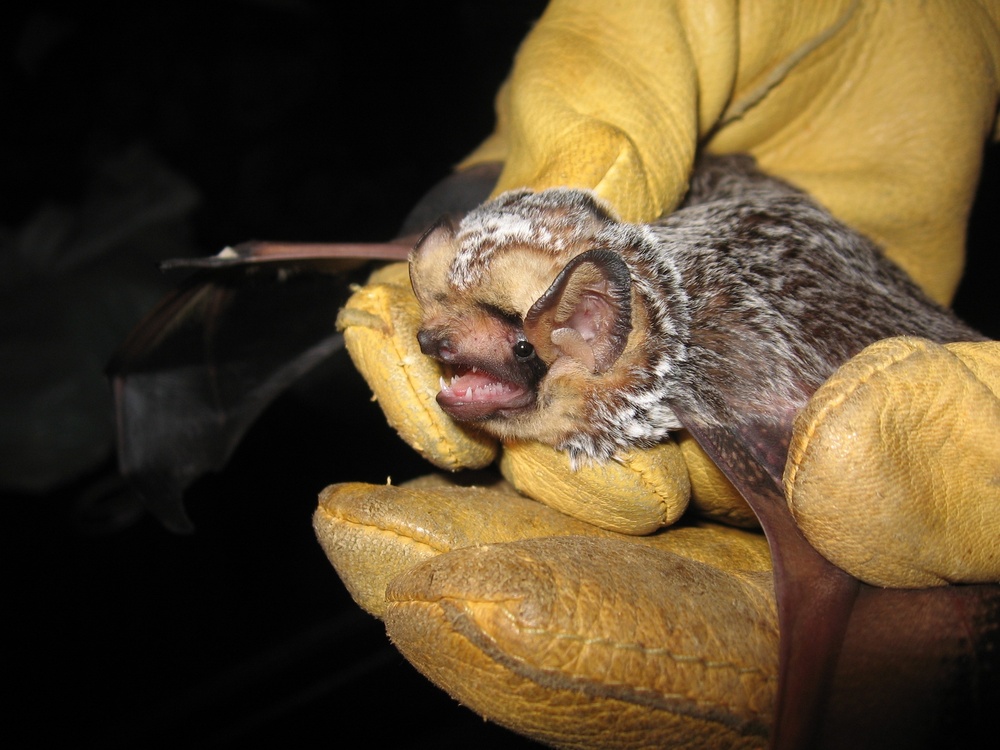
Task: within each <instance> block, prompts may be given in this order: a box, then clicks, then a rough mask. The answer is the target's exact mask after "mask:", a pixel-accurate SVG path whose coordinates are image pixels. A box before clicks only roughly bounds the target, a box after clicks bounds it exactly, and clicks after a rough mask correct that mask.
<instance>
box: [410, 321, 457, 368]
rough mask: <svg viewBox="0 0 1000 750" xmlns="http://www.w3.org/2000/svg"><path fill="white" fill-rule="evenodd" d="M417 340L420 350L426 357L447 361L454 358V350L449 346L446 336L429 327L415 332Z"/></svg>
mask: <svg viewBox="0 0 1000 750" xmlns="http://www.w3.org/2000/svg"><path fill="white" fill-rule="evenodd" d="M417 342H418V343H419V344H420V351H422V352H423V353H424V354H426V355H427V356H428V357H434V358H435V359H440V360H441V361H442V362H447V361H449V360H451V359H454V358H455V350H454V348H453V347H452V346H451V342H449V341H448V338H447V337H446V336H442V335H440V334H438V333H437V332H435V331H433V330H431V329H423V330H420V331H418V332H417Z"/></svg>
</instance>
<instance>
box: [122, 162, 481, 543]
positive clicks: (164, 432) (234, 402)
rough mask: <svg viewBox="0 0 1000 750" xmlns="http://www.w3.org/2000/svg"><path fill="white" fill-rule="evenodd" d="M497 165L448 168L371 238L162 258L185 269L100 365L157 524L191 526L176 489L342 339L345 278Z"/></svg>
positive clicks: (391, 251) (134, 479)
mask: <svg viewBox="0 0 1000 750" xmlns="http://www.w3.org/2000/svg"><path fill="white" fill-rule="evenodd" d="M498 175H499V165H496V164H484V165H480V166H477V167H473V168H470V169H466V170H463V171H461V172H455V173H453V174H451V175H449V176H448V177H446V178H445V179H443V180H442V181H441V182H439V183H438V184H437V185H435V186H434V187H433V188H432V189H431V190H430V191H429V192H428V193H427V194H426V195H425V196H424V197H423V198H422V199H421V200H420V201H418V202H417V204H416V205H415V207H414V208H413V209H412V210H411V211H410V213H409V215H408V216H407V218H406V219H405V220H404V222H403V226H402V228H401V229H400V232H399V234H398V239H396V240H393V241H391V242H387V243H371V244H311V243H280V242H247V243H243V244H241V245H237V246H236V247H234V248H227V249H226V250H223V251H222V252H221V253H219V254H218V255H216V256H212V257H209V258H196V259H182V260H172V261H167V262H165V263H163V264H161V265H162V267H163V268H164V269H165V270H178V269H180V270H184V269H187V270H192V271H193V273H191V275H190V276H189V277H188V278H186V279H185V280H184V281H182V282H181V283H180V284H179V285H178V287H177V288H176V289H175V290H174V291H173V292H171V293H169V294H168V295H167V296H166V297H165V298H164V299H162V300H161V301H160V302H159V303H158V304H157V305H156V307H154V309H153V310H152V311H151V312H150V313H149V314H148V315H147V316H146V317H145V318H143V320H142V321H140V322H139V324H138V325H137V326H136V327H135V329H133V331H132V332H131V333H130V335H129V336H128V337H127V338H126V340H125V341H124V342H123V343H122V345H121V346H120V347H119V349H118V351H117V352H116V353H115V354H114V356H113V357H112V359H111V361H110V363H109V364H108V366H107V375H108V378H109V380H110V383H111V388H112V396H113V402H114V417H115V423H116V428H117V442H118V446H117V455H118V467H119V472H120V473H121V475H122V476H123V477H125V478H126V479H127V480H128V481H129V482H130V484H131V485H132V486H133V487H135V489H136V490H137V491H138V493H139V494H140V495H141V496H142V498H143V500H144V501H145V503H146V506H147V507H148V508H149V510H150V511H151V512H152V513H153V515H154V516H156V517H157V518H158V519H159V520H160V521H161V522H162V523H163V524H164V525H165V526H166V527H167V528H169V529H171V530H173V531H176V532H180V533H185V532H190V531H192V530H193V526H192V524H191V521H190V519H189V518H188V515H187V513H186V512H185V509H184V504H183V494H184V490H185V489H186V488H187V487H188V486H189V485H190V484H191V483H192V482H194V481H195V480H196V479H197V478H198V477H200V476H202V475H204V474H205V473H207V472H209V471H216V470H218V469H220V468H222V466H224V465H225V463H226V462H227V461H228V459H229V458H230V456H231V455H232V453H233V451H234V450H235V449H236V447H237V445H239V443H240V441H241V439H242V438H243V436H244V435H245V433H246V431H247V430H248V429H249V428H250V426H251V425H252V424H253V422H254V421H255V420H256V419H257V418H258V417H259V416H260V415H261V414H262V413H263V411H264V410H265V409H266V408H267V406H268V405H269V404H270V403H271V402H272V401H273V400H274V399H275V398H276V397H277V396H278V395H280V394H281V393H282V392H284V391H285V390H287V389H288V388H289V387H290V386H291V385H292V384H293V383H295V382H296V381H297V380H299V379H300V378H301V377H303V376H304V375H305V374H306V373H307V372H309V371H311V370H312V369H313V368H315V367H316V366H317V365H319V364H320V363H321V362H324V361H326V360H328V359H329V358H330V357H332V356H334V355H335V354H336V353H337V352H338V351H340V349H341V348H342V346H343V340H342V337H341V335H340V334H339V333H337V331H336V330H335V328H334V321H335V319H336V315H337V311H338V309H339V308H340V306H341V305H342V304H343V302H344V299H345V298H346V293H347V289H348V287H349V285H350V284H351V283H352V282H353V281H361V280H363V279H364V278H365V277H366V276H367V274H368V273H369V272H370V270H371V268H370V266H371V264H372V262H376V261H392V260H396V261H402V260H406V257H407V255H408V253H409V251H410V249H411V248H412V247H413V244H414V242H415V241H416V239H418V238H419V236H420V235H421V233H422V232H423V231H424V230H426V228H427V227H428V226H429V225H430V224H431V223H432V222H433V221H434V220H435V219H437V218H438V217H439V216H440V215H441V214H442V213H450V212H455V213H457V214H462V213H464V212H466V211H468V210H469V209H470V208H472V207H473V206H475V205H477V204H479V203H481V202H482V201H483V200H485V198H486V197H487V196H488V195H489V193H490V190H491V189H492V187H493V185H494V184H495V182H496V179H497V177H498Z"/></svg>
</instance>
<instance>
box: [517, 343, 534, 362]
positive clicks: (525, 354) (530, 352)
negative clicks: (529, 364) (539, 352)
mask: <svg viewBox="0 0 1000 750" xmlns="http://www.w3.org/2000/svg"><path fill="white" fill-rule="evenodd" d="M514 356H515V357H517V358H518V359H531V358H532V357H534V356H535V347H533V346H532V345H531V344H530V343H528V342H527V341H525V340H524V339H521V340H520V341H518V342H517V343H516V344H514Z"/></svg>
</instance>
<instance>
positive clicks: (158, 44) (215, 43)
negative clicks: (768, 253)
mask: <svg viewBox="0 0 1000 750" xmlns="http://www.w3.org/2000/svg"><path fill="white" fill-rule="evenodd" d="M27 6H28V4H25V7H26V9H25V10H22V11H20V12H18V13H16V14H15V15H14V16H13V17H11V20H9V21H8V22H7V23H5V24H2V25H0V34H2V35H3V41H4V57H3V60H2V63H0V65H2V68H0V97H2V98H0V101H2V103H3V117H2V125H0V128H3V131H2V132H4V133H5V134H6V135H5V137H4V138H3V139H2V141H0V149H2V158H0V163H2V165H3V178H4V179H3V184H2V187H0V191H2V192H0V243H2V244H0V288H2V290H3V294H2V295H0V296H2V299H0V361H2V363H3V364H2V367H0V491H2V497H0V502H2V503H3V508H4V512H5V514H6V517H5V518H4V521H3V523H2V524H0V529H2V531H0V534H2V535H3V536H2V540H0V546H2V550H3V555H4V558H3V559H4V566H3V567H4V570H5V576H4V589H5V595H4V598H3V602H4V606H3V611H4V613H5V614H4V617H3V619H4V622H5V625H6V627H5V631H6V633H7V636H6V638H5V639H4V641H3V646H2V662H0V669H2V673H3V674H4V676H5V678H6V680H5V681H6V683H7V684H8V686H9V687H8V698H7V699H6V705H5V707H4V714H5V717H6V719H5V721H3V722H2V723H3V729H2V730H0V732H2V734H0V741H2V742H3V744H4V745H5V746H7V747H23V746H41V745H44V744H45V743H46V742H48V741H52V740H54V739H57V738H64V737H72V738H73V739H74V740H76V741H80V742H91V743H94V744H95V745H96V746H98V747H174V746H178V745H185V746H189V747H200V746H206V747H209V746H212V747H227V746H241V745H243V744H246V743H248V742H251V741H252V742H256V743H258V744H262V745H265V746H268V745H273V746H288V747H311V746H321V745H322V746H327V745H330V744H333V745H335V746H336V745H338V744H339V745H345V744H346V745H348V746H354V745H360V744H365V745H373V746H379V745H386V746H400V745H406V746H407V747H425V746H427V747H429V746H433V747H438V748H452V747H454V748H459V747H463V748H464V747H468V746H478V747H529V746H531V745H530V743H528V742H527V741H524V740H521V739H520V738H517V737H516V736H514V735H512V734H509V733H507V732H506V731H505V730H503V729H500V728H498V727H496V726H493V725H490V724H486V723H484V722H483V721H482V719H480V718H479V717H477V716H476V715H474V714H473V713H472V712H471V711H468V710H466V709H464V708H462V707H460V706H458V705H457V704H456V703H455V702H454V701H452V700H451V699H450V698H448V697H447V696H446V695H445V694H444V693H442V692H440V691H439V690H437V689H436V688H434V687H433V686H431V685H430V683H428V682H427V681H425V680H424V679H423V678H422V677H421V676H420V675H418V674H417V673H416V672H415V671H414V670H413V669H412V668H411V667H410V666H409V665H408V664H407V663H406V662H405V661H403V659H402V658H401V657H400V656H399V655H398V654H397V652H396V651H395V650H394V649H393V648H392V646H391V645H389V643H388V641H387V639H386V637H385V632H384V630H383V628H382V626H381V625H380V623H378V621H376V620H374V619H373V618H371V617H369V616H368V615H366V614H364V613H363V612H361V611H360V610H359V609H358V608H357V607H356V606H355V605H354V604H353V603H352V602H351V601H350V598H349V597H348V595H347V593H346V591H345V590H344V588H343V586H342V584H341V583H340V581H339V579H338V578H337V577H336V574H335V573H334V571H333V569H332V568H331V567H330V565H329V564H328V563H327V561H326V558H325V557H324V555H323V553H322V551H321V549H320V547H319V545H318V544H317V543H316V541H315V539H314V537H313V533H312V529H311V525H310V523H311V522H310V517H311V515H312V512H313V510H314V508H315V505H316V495H317V493H318V492H319V490H320V489H321V488H322V487H324V486H325V485H327V484H330V483H332V482H335V481H344V480H363V481H372V482H384V481H385V479H386V476H387V475H389V474H391V475H392V477H393V480H394V481H397V482H398V481H401V480H404V479H406V478H408V477H411V476H414V475H416V474H418V473H423V472H425V471H427V467H426V466H425V465H423V464H422V463H421V462H420V461H419V460H418V459H417V458H416V457H415V456H414V455H413V454H412V452H411V451H410V450H409V449H408V448H407V447H406V446H405V445H403V444H402V442H401V441H400V440H399V439H398V437H396V435H395V434H394V433H392V432H391V431H390V430H389V428H388V427H386V426H385V424H384V420H383V419H382V417H381V414H380V412H379V411H378V408H377V407H376V406H375V405H374V404H371V403H370V402H369V391H368V389H367V386H366V385H365V384H364V383H363V382H362V381H361V379H360V377H359V376H358V375H356V374H355V373H354V371H353V369H352V368H351V367H350V365H349V363H348V362H347V359H346V356H343V357H340V358H338V362H337V363H335V365H334V366H333V367H332V368H330V369H329V370H328V371H327V372H326V373H325V377H326V381H325V385H324V387H323V389H319V391H318V389H316V388H315V387H314V388H312V389H306V388H299V389H297V390H295V391H293V392H291V393H289V394H288V395H286V396H284V397H282V398H281V399H280V400H279V401H278V402H277V403H276V404H275V405H274V408H272V409H271V410H270V411H268V412H267V413H266V414H265V415H264V417H263V418H262V419H261V421H260V422H258V424H257V425H256V426H255V428H254V429H253V430H252V431H251V433H250V434H249V435H248V437H247V439H246V441H245V443H244V444H243V445H242V447H241V448H240V449H239V450H238V451H237V453H236V455H235V457H234V458H233V460H232V462H231V463H230V465H229V467H228V468H227V469H226V470H225V471H224V472H222V473H219V474H215V475H210V476H208V477H206V478H204V479H203V480H201V481H199V482H198V483H197V484H196V485H195V486H194V487H193V488H192V490H191V492H190V493H189V496H188V500H187V508H188V512H189V514H190V516H191V518H192V520H193V521H194V523H195V526H196V528H197V531H196V532H195V533H194V534H192V535H190V536H178V535H173V534H171V533H169V532H167V531H165V530H164V529H163V528H162V527H161V526H159V525H158V524H157V522H155V521H154V520H153V519H152V518H151V517H150V516H149V515H148V514H147V513H145V512H144V511H143V510H142V509H141V507H140V506H138V505H137V504H136V503H135V502H134V498H133V497H132V496H131V495H130V494H129V493H128V492H127V491H126V490H124V488H123V487H122V486H121V485H120V483H119V482H118V480H117V477H116V473H115V469H114V462H113V456H112V451H113V448H112V428H111V421H110V402H109V393H108V390H107V386H106V384H105V382H104V380H103V377H102V375H101V371H102V369H103V367H104V365H105V364H106V362H107V360H108V358H109V357H110V355H111V353H112V351H113V350H114V348H115V346H116V345H117V344H118V343H120V341H121V340H122V338H123V337H124V336H125V334H126V333H127V331H128V330H129V328H130V327H131V326H132V325H133V324H134V323H135V322H136V321H137V320H138V319H139V317H140V316H141V315H142V313H143V312H145V311H146V310H147V309H148V308H149V307H150V306H151V305H152V304H153V302H154V301H155V300H156V299H157V298H158V297H159V295H160V294H162V293H163V292H164V291H165V290H166V289H167V288H168V285H169V284H170V282H171V279H170V278H164V277H162V276H161V275H160V274H159V273H158V272H157V271H156V270H155V261H157V260H160V259H163V258H168V257H175V256H182V255H208V254H211V253H214V252H216V251H217V250H218V249H220V248H221V247H223V246H225V245H228V244H233V243H236V242H239V241H242V240H246V239H250V238H268V239H288V240H342V241H354V240H358V241H364V240H371V241H377V240H383V239H386V238H388V237H390V236H392V235H393V233H394V232H395V230H396V229H397V227H398V226H399V224H400V222H401V221H402V219H403V217H404V216H405V214H406V212H407V209H408V208H409V207H410V206H411V205H412V204H413V203H414V202H415V201H416V200H417V199H418V198H419V197H420V195H421V194H422V192H423V191H424V190H425V189H427V188H428V187H429V186H430V185H431V184H433V183H434V182H435V181H436V180H438V179H439V178H441V177H443V176H444V175H445V174H446V173H447V171H448V169H449V168H450V166H451V165H452V164H453V163H454V162H456V161H457V160H459V159H460V158H461V157H462V156H463V155H464V154H466V153H467V152H468V151H470V150H471V149H472V148H473V147H474V146H475V145H476V144H477V143H478V141H479V140H480V139H481V138H482V137H484V136H485V135H486V134H487V133H488V132H489V130H490V128H491V127H492V98H493V94H494V92H495V90H496V88H497V86H498V84H499V83H500V81H501V79H502V78H503V76H504V74H505V72H506V70H507V67H508V65H509V63H510V60H511V57H512V55H513V53H514V50H515V48H516V45H517V43H518V41H519V40H520V39H521V38H522V37H523V36H524V34H525V33H526V32H527V30H528V28H529V26H530V24H531V22H532V21H533V20H534V19H535V18H537V16H538V15H539V13H540V11H541V9H542V7H543V6H544V3H543V2H541V0H533V1H531V2H529V1H528V0H518V1H516V2H507V3H482V2H472V1H471V0H469V1H464V2H463V1H461V0H453V1H452V2H438V3H409V2H388V3H386V2H381V3H372V4H369V5H368V6H367V7H365V8H362V7H360V6H358V7H355V6H354V5H350V6H347V5H346V4H342V5H334V4H324V3H317V2H309V1H308V0H258V1H257V2H251V1H250V0H244V1H243V2H237V1H236V0H233V1H232V2H223V1H222V0H216V1H215V2H203V3H184V2H173V3H107V2H96V3H86V4H83V3H69V2H65V3H59V2H44V1H43V2H35V3H31V4H30V7H27ZM345 7H346V8H349V10H345V9H344V8H345ZM996 156H997V155H996V149H995V148H994V149H993V151H992V152H991V153H990V154H989V159H988V162H987V170H986V172H985V174H984V181H983V186H982V188H981V194H980V200H979V203H978V205H977V212H976V216H975V217H974V220H973V231H972V235H971V240H970V265H969V272H968V274H967V279H966V281H965V282H964V283H963V286H962V289H961V293H960V295H959V299H958V301H957V303H956V307H957V308H958V309H959V311H960V313H961V314H962V315H963V316H964V317H966V319H968V320H969V321H970V322H972V323H973V324H975V325H977V326H979V327H980V328H982V329H983V330H984V331H985V332H987V333H989V334H990V335H992V336H994V337H996V336H1000V317H998V315H997V305H996V302H995V291H994V290H995V288H996V284H997V281H998V278H1000V277H998V273H997V265H996V264H997V253H996V252H995V250H996V248H997V246H998V241H997V240H998V232H997V230H996V227H995V216H994V209H995V207H996V205H997V201H996V197H997V190H998V169H997V166H996V164H997V158H996ZM315 382H316V381H315V379H314V381H313V385H315ZM355 734H357V738H356V739H355V738H354V735H355Z"/></svg>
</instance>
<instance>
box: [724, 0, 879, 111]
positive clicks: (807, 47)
mask: <svg viewBox="0 0 1000 750" xmlns="http://www.w3.org/2000/svg"><path fill="white" fill-rule="evenodd" d="M859 5H860V0H855V2H854V3H853V4H852V5H851V7H850V8H848V9H847V10H846V11H845V12H844V15H842V16H841V17H840V18H838V19H837V20H836V21H834V23H833V25H832V26H830V27H829V28H828V29H826V30H824V31H822V32H820V33H819V34H818V35H817V36H815V37H813V38H812V39H807V40H806V41H805V42H804V43H803V44H802V45H801V46H799V47H798V48H797V49H795V50H793V51H792V53H791V54H790V55H789V56H788V57H786V58H785V59H784V60H783V61H782V62H780V63H779V64H778V65H777V67H775V68H773V69H772V70H771V71H770V72H769V73H768V74H767V75H766V77H765V78H764V80H763V81H762V82H761V83H759V84H757V86H756V87H755V88H754V89H753V90H752V91H750V92H748V93H747V94H745V95H743V96H742V97H740V98H739V99H737V100H736V101H734V102H733V103H732V104H731V105H729V106H728V107H727V108H726V111H725V112H723V113H722V116H721V117H720V118H719V122H718V124H717V125H716V126H715V129H716V130H718V129H720V128H723V127H725V126H726V125H729V124H730V123H732V122H734V121H736V120H738V119H740V118H741V117H743V115H745V114H746V113H747V112H749V111H750V110H751V109H753V108H754V107H755V106H756V105H757V104H759V103H760V102H761V101H762V100H763V99H764V98H765V97H766V96H767V95H768V93H769V92H770V91H771V89H773V88H774V87H775V86H777V85H778V84H780V83H781V82H782V81H783V80H784V79H785V78H786V77H787V76H788V74H789V73H791V72H792V70H794V69H795V68H796V67H797V66H798V64H799V63H800V62H802V61H803V60H804V59H805V58H806V57H808V56H809V55H810V54H811V53H812V52H814V51H815V50H817V49H819V48H820V47H822V46H823V45H824V44H826V42H828V41H829V40H830V39H831V38H833V37H834V36H836V35H837V34H838V33H839V32H840V31H841V30H842V29H843V28H844V26H846V25H847V23H848V22H849V21H850V20H851V19H852V18H853V17H854V13H855V11H856V10H857V9H858V6H859Z"/></svg>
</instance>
